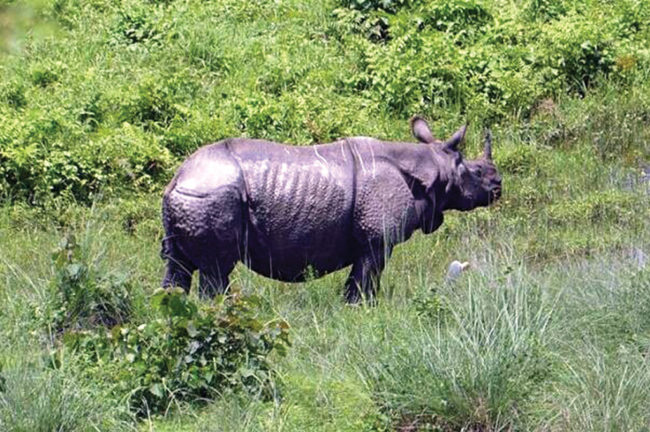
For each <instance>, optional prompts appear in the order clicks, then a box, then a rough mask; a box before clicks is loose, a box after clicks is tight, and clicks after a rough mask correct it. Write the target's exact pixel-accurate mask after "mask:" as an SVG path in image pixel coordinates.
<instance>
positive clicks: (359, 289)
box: [345, 246, 390, 304]
mask: <svg viewBox="0 0 650 432" xmlns="http://www.w3.org/2000/svg"><path fill="white" fill-rule="evenodd" d="M389 256H390V249H389V248H385V247H383V246H378V247H375V248H371V249H369V250H368V251H366V252H364V253H363V254H362V255H361V256H360V257H359V258H357V260H356V261H355V262H354V264H352V271H351V272H350V276H348V280H347V281H346V282H345V300H346V301H347V302H348V303H351V304H353V303H358V302H359V301H360V300H361V299H366V300H367V301H369V302H371V303H372V302H373V301H374V299H375V296H376V295H377V292H379V285H380V279H381V272H382V271H383V270H384V267H385V266H386V261H387V259H388V257H389Z"/></svg>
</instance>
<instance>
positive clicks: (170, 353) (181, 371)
mask: <svg viewBox="0 0 650 432" xmlns="http://www.w3.org/2000/svg"><path fill="white" fill-rule="evenodd" d="M151 304H152V306H153V308H154V309H155V310H156V311H157V312H158V313H159V318H157V319H153V320H151V321H148V322H145V323H143V324H140V325H137V326H136V325H135V324H125V325H121V326H116V327H113V329H111V331H110V332H109V333H105V332H76V333H69V334H67V335H66V337H65V338H64V343H65V345H66V346H67V347H69V348H71V349H73V350H75V351H77V352H79V353H81V354H82V356H84V357H85V359H86V362H87V363H88V364H89V366H90V368H91V369H92V374H94V375H95V376H99V377H103V376H106V378H107V379H108V377H111V380H113V381H114V382H116V383H117V384H116V385H115V387H114V388H113V392H114V393H115V395H116V396H117V397H120V398H121V397H126V398H127V399H128V402H129V406H130V408H131V410H132V411H133V412H135V413H136V414H138V415H146V414H148V413H162V412H165V411H166V410H168V409H169V408H170V405H171V404H173V403H177V402H181V401H186V402H194V401H205V400H211V399H215V398H216V397H218V396H219V395H222V394H223V393H224V392H229V391H244V392H247V393H251V394H255V395H258V396H260V397H262V398H269V397H271V396H273V392H274V380H273V375H274V373H273V367H272V364H271V362H270V359H269V356H270V355H271V353H272V352H274V351H276V352H277V353H278V354H280V355H284V354H285V350H286V347H287V346H288V344H289V340H288V331H287V330H288V325H287V324H286V323H285V322H284V321H270V322H267V323H262V322H260V321H259V320H258V319H257V318H256V317H255V314H254V312H253V307H254V306H256V305H257V299H256V298H255V297H244V296H242V295H241V294H239V293H234V294H232V295H230V296H228V297H226V296H222V297H219V298H218V299H217V301H216V302H215V303H214V304H212V305H199V304H197V303H196V302H194V301H193V300H191V299H190V298H189V297H188V296H187V295H186V294H185V292H184V291H183V290H182V289H180V288H174V289H167V290H166V289H162V288H161V289H158V290H157V291H156V292H155V293H154V294H153V296H152V298H151Z"/></svg>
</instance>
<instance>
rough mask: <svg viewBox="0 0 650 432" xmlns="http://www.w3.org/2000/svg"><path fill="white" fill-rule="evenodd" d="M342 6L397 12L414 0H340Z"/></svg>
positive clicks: (361, 9)
mask: <svg viewBox="0 0 650 432" xmlns="http://www.w3.org/2000/svg"><path fill="white" fill-rule="evenodd" d="M338 1H339V3H340V4H341V6H344V7H348V8H351V9H357V10H360V11H369V10H377V9H381V10H385V11H387V12H395V11H397V10H398V9H400V8H403V7H405V6H408V5H410V4H411V3H412V2H413V0H338Z"/></svg>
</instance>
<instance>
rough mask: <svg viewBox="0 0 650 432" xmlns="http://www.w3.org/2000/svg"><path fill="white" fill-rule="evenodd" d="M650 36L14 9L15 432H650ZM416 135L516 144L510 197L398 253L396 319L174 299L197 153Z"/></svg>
mask: <svg viewBox="0 0 650 432" xmlns="http://www.w3.org/2000/svg"><path fill="white" fill-rule="evenodd" d="M648 23H650V3H648V2H647V1H643V0H615V1H610V2H601V1H596V0H581V1H575V2H570V1H562V0H526V1H524V2H513V1H505V0H504V1H502V0H494V1H487V0H327V1H323V2H308V1H305V0H260V1H254V2H253V1H251V2H241V1H237V0H218V1H216V0H215V1H206V2H192V1H188V0H185V1H183V0H165V1H154V0H150V1H131V0H122V1H118V2H115V1H108V0H91V1H81V0H42V1H33V2H18V1H11V0H9V1H7V0H0V77H1V79H0V200H2V203H3V204H2V208H1V210H0V281H1V282H0V299H1V300H2V304H3V308H2V312H1V313H0V429H2V430H12V431H13V430H16V431H23V430H24V431H27V430H29V431H31V430H97V429H99V430H129V429H137V428H139V427H144V426H143V424H144V423H146V426H147V427H151V428H154V429H157V430H165V429H169V430H224V431H229V430H296V431H303V430H332V431H341V430H360V431H361V430H365V431H367V430H395V429H397V430H461V429H464V430H506V429H511V430H542V429H543V430H547V429H553V430H578V431H582V430H642V428H644V427H645V428H650V410H648V407H649V406H650V367H649V366H650V365H649V364H648V361H649V360H648V359H649V356H650V273H649V270H648V266H647V264H646V262H647V253H648V250H649V246H650V236H649V235H648V234H649V232H648V220H650V207H649V206H648V199H649V194H650V189H649V184H650V167H649V160H650V145H649V143H650V48H649V47H650V25H649V24H648ZM415 113H419V114H423V115H425V116H426V117H427V118H429V119H430V120H431V124H432V126H433V128H434V130H435V132H436V133H437V134H438V135H439V136H446V135H448V134H449V133H450V132H451V131H453V130H455V129H456V128H457V127H458V126H459V125H460V124H462V123H464V122H469V123H470V132H469V136H468V139H467V143H466V144H465V149H464V151H465V153H466V154H468V155H469V156H473V155H474V154H476V153H477V152H478V148H479V140H478V137H479V135H480V133H481V130H482V128H483V127H484V126H489V127H491V128H492V130H493V132H494V135H495V140H494V142H495V149H494V156H495V160H496V163H497V166H499V168H500V169H501V171H502V174H503V178H504V196H503V198H502V200H501V202H500V203H499V204H498V205H497V206H495V207H494V208H490V209H482V210H477V211H475V212H472V213H468V214H450V215H449V216H448V217H447V219H446V222H445V224H444V225H443V227H442V228H441V229H440V230H439V231H438V232H436V233H435V234H433V235H431V236H422V235H418V236H415V238H414V239H412V240H411V241H410V242H409V243H407V244H405V245H403V246H401V247H399V248H398V249H397V250H396V253H395V257H394V259H393V260H392V261H391V263H390V265H389V267H388V269H387V272H386V273H385V275H384V279H383V287H384V288H383V291H382V293H381V294H380V301H379V304H378V305H377V306H375V307H361V308H350V307H346V306H344V304H343V302H342V299H341V292H340V287H341V286H342V284H343V281H344V278H345V276H346V275H345V274H344V273H345V272H340V273H336V274H333V275H331V276H327V277H325V278H323V279H318V280H313V281H309V282H306V283H302V284H296V285H290V284H282V283H277V282H274V281H269V280H267V279H264V278H261V277H259V276H256V275H255V274H253V273H252V272H250V271H248V270H246V269H245V268H238V269H237V270H236V271H235V274H234V277H233V285H232V287H231V293H232V295H231V296H228V297H220V298H218V299H217V300H215V301H214V302H202V301H200V300H198V299H197V298H196V297H195V294H192V295H191V296H190V297H185V296H184V295H182V294H180V293H178V292H176V291H170V292H165V291H156V287H157V286H158V284H159V282H160V279H161V276H162V267H163V263H162V261H161V260H160V258H159V255H158V251H159V243H160V239H161V236H162V229H161V224H160V221H159V197H160V195H161V191H162V188H163V187H164V184H165V182H166V181H167V180H168V179H170V178H171V176H172V175H173V171H174V168H175V167H176V166H177V165H178V163H180V161H181V160H182V159H183V158H184V157H185V156H187V155H188V154H189V153H191V152H192V151H194V150H195V149H196V148H198V147H199V146H200V145H202V144H204V143H207V142H211V141H215V140H218V139H220V138H223V137H227V136H250V137H262V138H269V139H274V140H278V141H285V142H290V143H293V144H295V145H308V144H312V143H315V142H324V141H328V140H331V139H334V138H337V137H340V136H346V135H369V136H376V137H381V138H384V139H391V140H410V139H411V138H410V137H409V131H408V118H409V117H410V116H411V115H413V114H415ZM52 251H54V252H52ZM452 259H464V260H469V261H471V263H472V269H471V271H469V272H468V273H467V274H464V275H463V277H462V278H461V279H460V280H459V281H458V282H457V283H456V284H454V285H446V284H443V283H442V281H443V279H444V277H443V276H444V271H445V268H446V266H447V265H448V263H449V262H450V261H451V260H452ZM289 342H290V343H289ZM285 353H286V355H283V354H285Z"/></svg>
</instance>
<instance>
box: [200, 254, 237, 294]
mask: <svg viewBox="0 0 650 432" xmlns="http://www.w3.org/2000/svg"><path fill="white" fill-rule="evenodd" d="M235 263H236V261H235V260H220V261H219V262H218V263H217V265H214V266H211V267H206V268H200V269H199V295H200V296H201V297H202V298H213V297H214V296H215V295H217V294H223V293H224V292H225V291H226V289H227V288H228V284H229V279H228V277H229V276H230V272H232V270H233V268H235Z"/></svg>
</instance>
